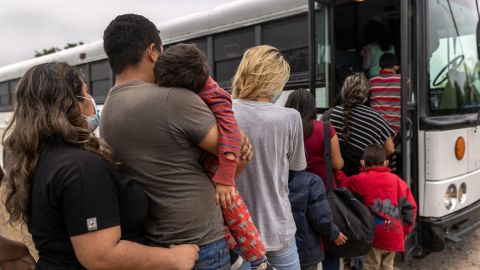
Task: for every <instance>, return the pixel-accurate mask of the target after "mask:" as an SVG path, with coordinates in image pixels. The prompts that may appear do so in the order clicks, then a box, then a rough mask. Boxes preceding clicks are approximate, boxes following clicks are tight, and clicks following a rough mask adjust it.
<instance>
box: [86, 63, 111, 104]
mask: <svg viewBox="0 0 480 270" xmlns="http://www.w3.org/2000/svg"><path fill="white" fill-rule="evenodd" d="M90 87H91V88H90V91H91V92H92V95H93V97H94V98H95V100H96V101H98V102H104V101H105V100H106V99H107V95H108V91H109V90H110V88H111V87H112V82H111V80H110V65H109V64H108V61H107V60H102V61H98V62H94V63H91V64H90Z"/></svg>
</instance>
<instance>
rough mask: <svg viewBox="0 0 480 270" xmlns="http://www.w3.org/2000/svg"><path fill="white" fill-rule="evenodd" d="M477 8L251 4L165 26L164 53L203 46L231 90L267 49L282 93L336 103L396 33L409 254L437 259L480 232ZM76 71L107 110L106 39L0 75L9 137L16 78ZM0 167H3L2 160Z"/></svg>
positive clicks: (0, 105) (434, 0)
mask: <svg viewBox="0 0 480 270" xmlns="http://www.w3.org/2000/svg"><path fill="white" fill-rule="evenodd" d="M478 1H479V0H416V1H415V0H336V1H335V0H242V1H237V2H233V3H230V4H227V5H223V6H219V7H217V8H214V9H211V10H208V11H204V12H199V13H195V14H192V15H189V16H186V17H182V18H179V19H175V20H172V21H168V22H165V23H162V24H160V25H158V29H159V30H160V31H161V36H162V40H163V41H164V43H165V45H166V46H168V45H171V44H175V43H178V42H187V43H195V44H197V46H198V47H199V48H200V49H202V50H203V51H204V52H205V53H206V54H207V56H208V61H209V64H210V66H211V73H212V76H213V77H214V78H215V79H216V80H217V81H218V82H219V83H220V84H221V85H222V86H224V87H226V88H229V85H230V82H231V79H232V77H233V75H234V73H235V70H236V68H237V66H238V64H239V62H240V59H241V57H242V54H243V52H244V51H245V49H247V48H249V47H251V46H255V45H259V44H270V45H273V46H275V47H277V48H279V49H280V50H281V51H282V53H283V54H284V56H285V57H286V59H287V60H288V61H289V63H290V66H291V71H292V74H291V78H290V81H289V82H288V84H287V85H286V87H285V90H292V89H296V88H306V89H310V91H311V92H312V93H313V94H314V95H315V97H316V104H317V108H318V112H319V113H321V112H323V111H325V110H326V109H328V108H329V107H331V106H332V105H333V104H334V102H335V100H336V99H337V97H338V89H339V85H340V84H341V79H342V78H343V77H344V73H345V70H349V71H350V70H356V69H360V70H361V69H362V68H361V67H360V68H359V63H360V62H361V55H360V49H361V45H364V38H363V33H362V29H363V27H364V26H365V25H366V23H367V22H368V21H369V20H372V19H375V20H378V21H381V22H382V23H383V24H385V25H387V26H388V27H389V29H390V32H391V37H392V41H393V44H394V47H395V52H396V55H397V57H398V58H399V60H400V63H401V74H402V130H401V138H402V141H401V143H400V146H399V147H398V153H397V157H398V161H397V163H398V165H397V169H398V170H397V172H398V173H399V174H400V175H401V176H402V177H403V179H405V181H406V182H407V183H408V184H409V185H410V187H411V189H412V191H413V193H414V195H415V198H416V200H417V202H418V205H419V212H418V215H419V219H418V221H419V222H418V225H417V226H416V228H415V230H414V232H413V233H412V234H411V235H410V236H409V237H408V238H407V240H406V252H405V258H409V257H410V256H411V255H414V254H417V255H420V254H425V253H427V252H431V251H439V250H442V249H443V248H444V245H445V243H446V242H447V240H448V241H453V242H457V241H461V240H462V238H463V237H464V236H465V235H466V234H468V233H470V232H471V231H473V230H474V229H476V228H477V227H478V226H480V128H479V127H480V114H479V111H480V65H479V63H480V61H479V53H478V46H477V44H479V43H480V42H479V40H480V39H479V35H480V34H479V29H478V27H477V26H478V22H479V17H480V10H479V3H478ZM54 60H56V61H65V62H67V63H69V64H71V65H75V66H78V67H79V68H80V69H81V70H82V71H83V73H84V75H85V80H86V82H87V83H88V84H89V86H90V89H91V91H92V94H93V96H94V97H95V99H96V101H97V102H98V103H99V104H102V103H103V102H104V101H105V99H106V97H107V94H108V90H109V89H110V87H111V86H112V84H113V80H114V78H113V77H112V72H111V71H110V68H109V65H108V62H107V59H106V55H105V53H104V51H103V47H102V41H97V42H93V43H90V44H86V45H83V46H79V47H75V48H72V49H68V50H65V51H61V52H57V53H54V54H51V55H47V56H43V57H39V58H35V59H32V60H29V61H24V62H20V63H16V64H13V65H9V66H5V67H2V68H0V133H3V131H4V129H5V127H6V125H7V124H8V121H9V119H10V117H11V113H12V109H13V106H14V98H13V97H14V91H15V85H16V83H17V82H18V79H19V78H20V77H21V76H22V75H23V74H24V73H25V72H26V71H27V70H28V69H29V68H30V67H32V66H33V65H36V64H39V63H44V62H49V61H54ZM0 162H3V161H1V160H0Z"/></svg>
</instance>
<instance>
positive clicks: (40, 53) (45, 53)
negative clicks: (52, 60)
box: [35, 41, 83, 57]
mask: <svg viewBox="0 0 480 270" xmlns="http://www.w3.org/2000/svg"><path fill="white" fill-rule="evenodd" d="M80 45H83V42H82V41H80V42H78V43H70V42H69V43H67V44H66V45H65V46H64V47H63V49H65V50H66V49H70V48H73V47H77V46H80ZM61 50H62V49H60V48H57V47H51V48H49V49H43V50H42V51H40V52H39V51H37V50H35V57H40V56H43V55H47V54H51V53H55V52H59V51H61Z"/></svg>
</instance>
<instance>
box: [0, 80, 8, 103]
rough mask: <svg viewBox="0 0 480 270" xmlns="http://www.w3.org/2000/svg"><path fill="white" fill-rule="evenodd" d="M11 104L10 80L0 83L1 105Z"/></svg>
mask: <svg viewBox="0 0 480 270" xmlns="http://www.w3.org/2000/svg"><path fill="white" fill-rule="evenodd" d="M9 105H10V90H9V83H8V81H6V82H2V83H0V106H2V107H5V106H9Z"/></svg>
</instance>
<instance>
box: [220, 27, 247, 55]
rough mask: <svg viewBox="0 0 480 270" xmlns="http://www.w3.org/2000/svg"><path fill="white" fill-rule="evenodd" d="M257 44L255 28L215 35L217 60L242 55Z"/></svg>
mask: <svg viewBox="0 0 480 270" xmlns="http://www.w3.org/2000/svg"><path fill="white" fill-rule="evenodd" d="M254 45H255V34H254V28H253V27H250V28H244V29H240V30H235V31H231V32H227V33H222V34H218V35H216V36H214V46H215V61H219V60H226V59H231V58H236V57H242V56H243V53H244V52H245V50H246V49H248V48H250V47H252V46H254Z"/></svg>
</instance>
